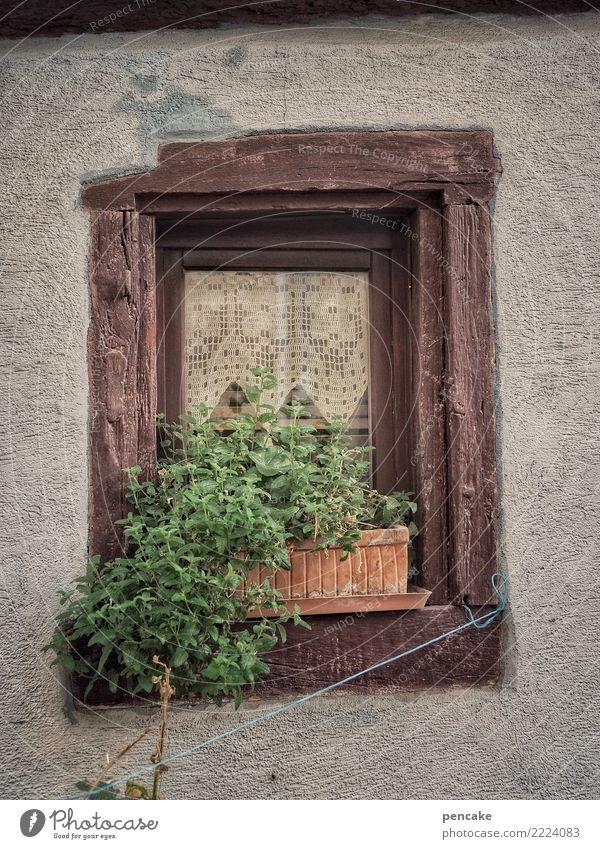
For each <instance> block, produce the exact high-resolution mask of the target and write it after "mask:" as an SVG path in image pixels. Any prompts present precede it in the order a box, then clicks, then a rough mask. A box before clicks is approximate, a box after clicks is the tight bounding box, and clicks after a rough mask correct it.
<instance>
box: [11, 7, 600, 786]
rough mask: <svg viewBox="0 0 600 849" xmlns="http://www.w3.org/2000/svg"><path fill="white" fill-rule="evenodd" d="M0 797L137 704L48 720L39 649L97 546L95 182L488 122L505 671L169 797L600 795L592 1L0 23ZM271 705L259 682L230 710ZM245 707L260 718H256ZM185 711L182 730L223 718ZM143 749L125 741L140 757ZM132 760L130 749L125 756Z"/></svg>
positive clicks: (321, 711)
mask: <svg viewBox="0 0 600 849" xmlns="http://www.w3.org/2000/svg"><path fill="white" fill-rule="evenodd" d="M0 47H1V48H2V52H3V53H6V54H7V55H6V57H5V59H4V62H3V77H4V82H3V86H2V93H1V95H0V97H1V100H0V103H1V110H2V114H1V116H0V126H2V128H3V130H4V139H3V141H2V142H1V144H0V151H1V154H0V156H1V159H0V162H1V167H2V169H3V171H4V188H3V190H2V192H0V207H1V209H0V232H1V234H2V238H1V239H0V243H1V246H2V247H1V248H0V250H1V253H2V257H1V263H0V267H1V273H2V309H1V314H0V320H1V322H2V342H3V350H4V352H5V353H4V354H3V355H2V358H1V360H0V369H1V371H2V376H3V380H4V381H5V385H6V389H5V390H3V391H4V392H5V394H4V396H3V397H4V399H5V403H4V404H3V440H2V449H1V451H0V457H1V464H2V475H3V481H4V488H3V492H2V507H1V509H2V514H1V519H0V537H1V539H2V551H3V554H2V558H1V569H2V576H1V580H0V601H1V604H2V615H1V616H0V640H1V645H2V673H1V677H0V700H1V703H2V707H1V710H0V735H1V736H0V745H1V747H2V751H3V762H2V770H1V771H0V794H1V795H2V796H4V797H19V796H21V797H26V798H31V797H36V796H41V797H60V796H63V795H66V794H69V793H70V792H72V788H73V783H74V781H75V780H77V779H79V778H81V777H83V776H85V775H87V774H90V773H92V772H93V771H94V769H95V766H96V765H97V764H99V763H100V762H101V760H102V758H103V757H104V753H105V752H106V751H108V750H110V751H112V752H114V751H115V750H116V748H117V747H118V746H120V745H122V744H123V743H124V742H125V741H126V740H127V739H128V738H129V737H130V736H131V735H132V733H133V732H134V731H135V729H137V728H139V727H140V726H141V724H142V723H143V721H144V716H143V712H142V711H134V710H130V709H129V710H124V709H118V710H117V709H113V710H108V711H103V712H93V711H92V712H90V713H89V714H85V713H77V715H76V724H72V723H71V722H70V721H69V719H68V718H66V717H65V715H64V714H63V693H62V691H61V689H60V686H59V684H58V683H57V681H56V680H55V673H54V671H53V670H51V669H49V668H48V665H47V664H48V658H47V657H42V656H41V655H40V653H39V647H40V646H41V645H42V644H43V643H44V641H45V640H46V638H47V637H48V635H49V634H50V632H51V630H52V627H53V626H52V617H53V614H54V612H55V611H56V606H57V604H56V595H55V593H56V589H57V587H58V586H60V585H62V586H64V585H65V584H66V582H67V581H68V580H69V578H70V577H72V576H74V575H76V574H79V573H80V572H81V570H82V567H83V563H84V551H85V540H86V415H87V407H86V404H87V401H86V394H87V375H86V365H85V359H86V325H87V267H86V262H87V247H88V220H87V216H86V213H85V212H84V211H82V209H81V208H80V207H79V205H78V194H79V189H80V185H81V181H82V179H84V178H89V177H92V176H100V175H105V174H115V173H125V172H130V171H131V170H136V169H141V168H143V167H146V166H148V165H150V164H152V163H153V161H154V157H155V153H156V147H157V144H158V142H159V141H160V140H161V139H165V138H173V137H177V138H181V137H202V138H204V137H209V136H212V137H217V138H219V137H223V136H225V135H234V134H239V133H245V132H248V131H255V130H261V131H265V130H273V129H281V128H288V129H291V128H294V129H298V128H300V129H301V128H319V129H320V128H339V127H356V128H369V127H377V128H404V127H408V128H423V127H445V128H446V127H447V128H450V127H452V128H460V129H469V128H474V127H487V128H491V129H492V130H493V132H494V134H495V138H496V144H497V150H498V153H499V154H500V156H501V158H502V164H503V167H504V176H503V178H502V181H501V186H500V188H499V191H498V194H497V198H496V201H495V206H494V256H495V280H494V286H495V298H496V310H497V353H498V386H497V390H498V422H499V458H500V469H501V481H500V483H501V491H502V510H503V519H502V539H501V543H502V552H501V557H502V565H503V567H504V568H505V569H506V571H507V572H508V574H509V576H510V579H511V591H512V596H511V615H512V622H511V639H510V643H511V644H510V645H509V651H508V655H509V656H508V662H507V675H506V679H505V681H504V683H503V685H502V686H501V687H499V688H496V689H486V690H471V691H468V692H465V691H462V690H460V691H437V692H425V693H420V694H418V695H414V696H411V695H404V696H402V695H370V696H368V697H363V696H356V695H353V696H348V695H333V696H330V697H327V698H322V699H321V700H319V701H315V702H312V703H311V704H310V705H307V706H305V707H303V708H301V709H298V710H296V711H295V712H293V713H289V714H286V715H284V716H281V717H279V718H277V719H275V720H273V721H271V722H270V723H269V724H268V725H263V726H259V727H257V728H254V729H252V730H251V731H248V732H245V733H244V734H240V735H236V736H235V737H233V738H231V739H229V740H227V741H225V742H222V743H220V744H218V745H216V746H214V747H213V748H212V749H210V750H208V751H204V752H203V753H201V754H200V755H196V756H195V757H193V758H191V759H189V760H187V761H184V762H181V763H180V764H179V765H177V766H176V767H174V768H173V769H172V770H171V772H170V773H169V774H168V776H167V778H166V783H165V790H166V792H167V793H168V794H169V795H171V796H175V797H187V798H202V797H288V796H289V797H393V798H399V797H400V798H401V797H427V796H431V797H455V798H460V797H500V798H501V797H528V796H533V797H550V796H574V797H594V796H597V795H598V793H599V792H600V778H599V776H598V767H599V763H598V736H597V735H598V716H599V715H600V693H599V691H598V683H597V681H598V651H597V642H596V641H597V632H598V626H597V622H598V618H597V617H598V613H599V610H598V608H599V605H598V592H599V582H598V577H597V551H596V549H597V542H596V540H597V520H598V507H599V505H598V498H597V495H596V490H597V482H598V477H599V474H600V454H599V451H598V448H599V445H598V428H597V426H594V425H593V423H594V421H596V422H597V417H598V413H599V411H600V401H599V397H600V396H599V393H598V389H599V380H598V367H597V359H598V319H597V314H596V313H595V309H594V307H595V306H597V301H596V303H594V297H596V298H597V296H598V289H599V272H600V261H599V249H598V204H599V201H598V198H599V197H600V192H599V188H600V186H599V182H600V161H599V160H600V152H599V151H600V146H599V145H598V137H599V130H600V110H599V109H598V90H599V89H598V82H599V76H600V61H599V58H598V57H599V52H598V51H599V48H600V23H598V22H597V18H594V17H592V16H590V17H588V16H577V17H564V18H560V19H558V20H556V21H547V22H546V21H543V20H534V19H531V20H517V19H512V18H508V17H488V18H484V19H481V20H475V19H466V18H465V19H462V20H461V19H460V18H453V19H451V20H450V19H443V20H440V19H436V18H422V19H420V20H418V21H416V20H411V19H395V20H376V19H370V20H361V21H360V25H359V26H351V25H349V24H344V23H341V24H336V25H329V26H328V27H327V28H324V27H323V28H322V27H312V28H310V29H308V30H307V29H305V28H291V29H290V30H289V31H286V30H283V29H280V30H274V31H269V32H265V33H261V32H260V31H258V30H234V29H231V30H222V31H216V32H204V33H198V34H191V33H178V34H169V33H162V34H156V35H150V34H141V35H140V34H136V35H134V36H91V35H90V36H84V37H78V38H73V37H71V36H65V37H64V38H62V39H60V40H35V39H34V40H30V41H28V42H26V43H24V44H22V45H19V46H18V45H17V44H16V42H3V43H2V44H1V45H0ZM257 710H264V705H261V704H252V703H250V706H249V707H247V708H245V709H244V711H243V714H242V716H243V717H247V716H249V715H250V714H251V713H252V712H253V711H257ZM252 715H253V714H252ZM239 718H240V714H237V715H234V714H233V712H232V711H230V710H221V711H217V710H214V709H206V710H199V709H189V708H177V709H176V711H175V720H174V724H173V729H172V732H171V739H170V749H171V750H172V751H175V750H177V749H180V748H183V747H185V746H187V745H189V744H191V743H192V742H194V741H197V740H201V739H203V738H205V737H208V736H210V735H212V734H214V733H216V732H218V731H220V730H222V729H226V728H228V727H231V725H232V724H234V723H235V722H237V721H238V719H239ZM136 762H139V760H138V761H136ZM129 763H130V764H131V763H133V762H132V761H130V762H129Z"/></svg>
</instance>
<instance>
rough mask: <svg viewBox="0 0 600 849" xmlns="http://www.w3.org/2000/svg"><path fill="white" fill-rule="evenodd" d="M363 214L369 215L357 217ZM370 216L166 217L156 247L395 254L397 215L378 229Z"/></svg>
mask: <svg viewBox="0 0 600 849" xmlns="http://www.w3.org/2000/svg"><path fill="white" fill-rule="evenodd" d="M360 214H362V215H363V216H365V217H363V218H362V219H361V218H359V215H360ZM372 214H373V213H371V215H372ZM366 215H367V213H365V211H364V210H360V211H359V210H358V209H356V210H353V211H352V212H350V213H347V214H346V215H342V214H340V213H339V212H338V213H337V214H335V215H331V214H329V215H327V214H323V213H321V214H319V213H315V214H312V215H303V216H299V215H298V214H294V213H293V212H292V213H290V212H283V211H280V212H277V213H275V212H267V213H265V212H263V214H262V215H259V214H258V213H257V214H256V215H255V216H254V217H253V216H250V217H247V218H242V219H239V218H231V217H227V218H200V219H194V218H192V219H190V218H186V219H185V220H184V221H182V222H173V221H169V220H164V219H163V221H162V225H161V227H160V230H159V235H158V237H157V242H156V243H157V246H158V247H161V248H163V247H164V248H185V249H186V250H232V249H235V250H252V249H258V248H260V249H261V250H273V249H279V250H338V251H339V250H356V249H357V248H367V249H368V250H391V248H392V246H393V236H394V234H395V232H396V231H397V228H398V224H397V221H396V218H397V214H396V216H395V215H394V211H392V212H391V213H390V212H389V211H387V210H386V213H385V215H381V218H382V219H384V220H383V223H379V222H378V224H379V226H373V223H372V221H371V220H369V219H368V218H366ZM386 225H387V226H386Z"/></svg>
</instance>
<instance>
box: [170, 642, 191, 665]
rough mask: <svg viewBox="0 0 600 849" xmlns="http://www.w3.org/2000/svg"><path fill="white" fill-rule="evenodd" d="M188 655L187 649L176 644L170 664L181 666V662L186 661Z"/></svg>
mask: <svg viewBox="0 0 600 849" xmlns="http://www.w3.org/2000/svg"><path fill="white" fill-rule="evenodd" d="M188 657H189V655H188V653H187V651H186V650H185V649H184V648H182V647H181V646H177V648H176V649H175V653H174V654H173V657H172V658H171V665H172V666H174V667H177V666H183V664H184V663H186V662H187V659H188Z"/></svg>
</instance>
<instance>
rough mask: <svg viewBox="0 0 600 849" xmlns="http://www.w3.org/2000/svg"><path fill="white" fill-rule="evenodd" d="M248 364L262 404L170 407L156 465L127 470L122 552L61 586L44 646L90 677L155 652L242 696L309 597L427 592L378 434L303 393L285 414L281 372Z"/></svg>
mask: <svg viewBox="0 0 600 849" xmlns="http://www.w3.org/2000/svg"><path fill="white" fill-rule="evenodd" d="M252 374H253V375H254V377H255V379H256V382H255V383H254V384H253V385H251V386H247V387H245V388H244V391H245V395H246V398H247V400H248V402H249V403H250V404H251V405H252V412H248V411H243V412H238V413H237V414H236V415H234V416H233V417H232V418H228V419H212V418H210V417H208V416H207V411H206V410H199V411H198V414H197V415H196V416H185V417H182V421H181V422H180V423H177V424H169V423H165V422H164V421H162V422H161V423H160V428H161V432H162V447H163V449H164V451H163V454H164V456H163V457H162V458H161V459H160V460H159V461H158V464H157V471H156V476H155V479H154V480H149V481H144V480H141V479H140V471H141V470H140V469H139V468H133V469H129V470H127V472H126V473H127V475H128V478H129V483H128V500H129V501H130V503H131V505H132V510H131V512H130V513H129V515H128V516H127V518H126V519H124V520H122V525H123V529H124V535H125V539H126V541H127V542H128V545H129V551H128V555H127V556H126V557H122V558H115V559H114V560H111V561H109V562H107V563H103V564H101V563H100V559H99V558H98V557H94V558H92V559H91V560H90V562H89V564H88V568H87V571H86V574H85V575H84V576H83V577H81V578H79V579H77V580H76V582H75V588H74V590H71V591H67V592H63V593H61V602H62V610H61V612H60V614H59V629H58V630H57V632H56V633H55V635H54V637H53V639H52V640H51V642H50V644H49V645H48V646H47V647H46V648H48V649H50V648H51V649H53V650H54V651H55V652H56V655H57V658H56V661H55V662H58V663H60V664H62V665H63V666H65V667H66V668H67V669H68V670H69V671H70V672H73V673H76V674H77V675H78V676H80V677H81V678H83V679H87V682H88V688H87V691H88V692H89V690H90V688H91V687H93V686H94V685H95V684H96V683H97V682H98V680H99V679H104V680H105V681H107V683H108V684H109V687H110V689H111V690H112V691H113V692H115V691H116V690H117V689H118V688H119V687H121V688H123V689H125V690H127V691H128V692H132V693H134V694H136V693H137V694H139V693H144V692H146V693H149V692H150V691H151V690H152V687H153V678H154V677H155V676H156V674H157V672H158V671H159V670H157V668H156V665H155V664H154V662H153V661H152V658H154V657H156V656H159V657H161V658H164V660H165V663H166V664H167V665H168V666H169V667H170V668H171V669H172V683H173V685H174V687H175V689H176V691H177V693H178V695H183V694H189V695H192V696H203V697H208V698H211V699H213V700H214V701H216V702H220V700H221V698H222V697H223V696H228V697H234V698H235V700H236V703H237V704H239V702H240V701H241V695H242V687H243V686H245V685H250V686H254V684H255V683H256V682H257V681H259V680H260V679H261V677H263V676H264V675H265V674H266V673H267V672H268V666H267V665H266V664H265V662H264V660H263V659H262V657H263V655H264V654H265V653H266V652H268V651H269V650H270V649H271V648H273V646H274V645H275V644H276V642H277V640H278V639H285V626H286V624H287V623H288V622H290V621H292V622H293V623H294V624H297V625H306V623H305V622H304V621H303V620H302V619H301V614H302V613H305V614H307V613H314V612H335V611H339V610H370V609H390V608H395V609H401V608H406V607H410V606H413V607H414V606H417V605H422V604H424V601H425V600H426V597H427V594H426V593H425V594H423V593H407V592H406V589H407V587H406V579H407V570H408V546H409V540H410V537H411V536H414V534H415V533H416V527H415V526H414V524H413V521H412V517H413V514H414V512H415V510H416V505H415V504H414V503H413V502H412V501H411V500H410V499H409V498H408V497H407V496H406V494H404V493H396V494H394V495H388V496H384V495H381V494H379V493H377V492H375V491H373V490H371V488H370V487H369V485H368V482H367V480H366V473H367V470H368V460H367V451H368V450H369V449H366V448H355V447H352V446H351V445H350V442H349V439H348V437H347V436H346V425H345V424H344V423H343V422H341V421H333V422H325V423H324V424H323V427H320V428H319V429H317V428H316V427H315V426H314V425H311V424H308V423H306V420H305V417H306V413H305V412H304V408H303V406H302V404H298V403H292V404H289V405H286V406H285V407H284V408H282V410H283V412H284V413H285V415H286V416H287V419H286V420H285V421H284V422H282V421H281V414H280V413H279V412H278V411H276V410H275V409H274V408H273V407H272V406H269V405H267V404H264V403H263V402H262V396H263V393H264V392H265V391H268V390H270V389H272V388H273V387H274V385H275V378H274V376H273V374H272V373H271V372H270V371H269V370H267V369H262V368H257V369H253V370H252ZM386 600H387V606H386Z"/></svg>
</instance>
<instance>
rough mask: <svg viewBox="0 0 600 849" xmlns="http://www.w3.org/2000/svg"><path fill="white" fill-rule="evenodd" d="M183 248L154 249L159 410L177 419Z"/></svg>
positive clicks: (181, 377) (180, 392) (182, 374)
mask: <svg viewBox="0 0 600 849" xmlns="http://www.w3.org/2000/svg"><path fill="white" fill-rule="evenodd" d="M182 258H183V252H182V251H180V250H166V249H164V248H163V249H161V250H159V251H157V260H158V261H157V267H158V268H159V269H160V270H159V279H158V285H157V300H158V411H159V412H160V413H164V415H165V417H166V420H167V421H168V422H177V421H179V416H180V415H182V414H183V413H184V412H185V409H184V406H185V402H184V397H185V396H184V392H185V389H184V381H185V370H184V357H185V351H184V347H185V280H184V269H183V264H182Z"/></svg>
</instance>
